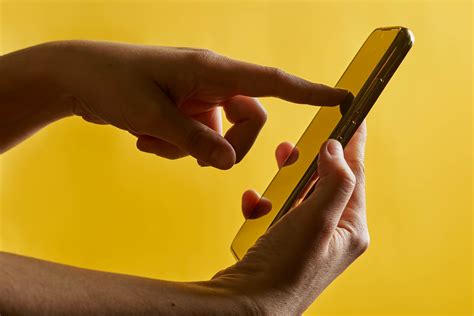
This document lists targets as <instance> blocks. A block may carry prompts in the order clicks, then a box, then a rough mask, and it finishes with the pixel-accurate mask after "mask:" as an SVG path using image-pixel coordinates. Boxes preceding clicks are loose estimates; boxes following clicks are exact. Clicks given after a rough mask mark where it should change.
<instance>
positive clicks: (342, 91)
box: [336, 88, 349, 95]
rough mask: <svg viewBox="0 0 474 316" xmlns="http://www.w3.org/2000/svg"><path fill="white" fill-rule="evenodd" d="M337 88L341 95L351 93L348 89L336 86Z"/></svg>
mask: <svg viewBox="0 0 474 316" xmlns="http://www.w3.org/2000/svg"><path fill="white" fill-rule="evenodd" d="M336 90H337V91H338V92H339V93H340V94H341V95H346V94H348V93H349V91H348V90H346V89H341V88H336Z"/></svg>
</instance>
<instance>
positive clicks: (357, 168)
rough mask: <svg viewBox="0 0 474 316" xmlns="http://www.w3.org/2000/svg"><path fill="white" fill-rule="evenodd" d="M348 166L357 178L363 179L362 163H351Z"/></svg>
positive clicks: (363, 169)
mask: <svg viewBox="0 0 474 316" xmlns="http://www.w3.org/2000/svg"><path fill="white" fill-rule="evenodd" d="M349 166H350V167H351V169H352V172H353V173H354V174H355V175H357V178H358V179H359V178H360V179H364V177H365V166H364V162H363V161H360V160H356V161H351V162H350V163H349Z"/></svg>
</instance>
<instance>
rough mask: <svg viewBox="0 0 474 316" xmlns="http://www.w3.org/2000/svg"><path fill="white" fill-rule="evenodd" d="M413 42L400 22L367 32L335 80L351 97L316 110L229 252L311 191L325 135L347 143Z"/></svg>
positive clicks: (242, 247)
mask: <svg viewBox="0 0 474 316" xmlns="http://www.w3.org/2000/svg"><path fill="white" fill-rule="evenodd" d="M413 42H414V36H413V33H412V32H411V31H410V30H409V29H407V28H404V27H400V26H397V27H382V28H377V29H375V30H374V31H373V32H372V33H371V34H370V35H369V37H368V38H367V40H366V41H365V42H364V44H363V45H362V47H361V48H360V49H359V51H358V52H357V54H356V56H355V57H354V59H353V60H352V62H351V63H350V64H349V66H348V67H347V69H346V71H345V72H344V74H343V75H342V77H341V79H339V81H338V83H337V84H336V87H338V88H343V89H346V90H348V91H349V92H350V96H351V97H349V98H347V99H346V101H345V102H343V104H341V105H340V106H337V107H321V108H320V110H319V111H318V113H317V114H316V116H315V117H314V119H313V120H312V121H311V123H310V124H309V126H308V127H307V129H306V130H305V132H304V134H303V136H302V137H301V138H300V140H299V141H298V143H297V144H296V147H295V149H294V151H293V153H292V155H290V157H291V156H293V158H292V160H295V158H296V157H297V158H296V160H295V161H294V162H293V163H292V164H289V165H286V166H284V167H282V168H281V169H280V170H279V171H278V173H277V174H276V176H275V177H274V178H273V180H272V181H271V183H270V185H269V186H268V188H267V189H266V190H265V192H264V194H263V195H262V197H264V198H266V199H267V200H269V201H270V202H271V210H270V211H269V212H268V213H266V214H265V215H263V216H262V217H259V218H255V219H247V220H246V221H245V223H244V224H243V225H242V227H241V228H240V230H239V232H238V233H237V235H236V236H235V238H234V241H233V242H232V246H231V250H232V253H233V254H234V256H235V257H236V259H237V260H239V259H241V258H242V257H243V256H244V255H245V254H246V253H247V250H248V249H249V248H250V247H252V246H253V245H254V244H255V242H256V241H257V239H258V238H259V237H260V236H262V235H263V234H264V233H265V232H266V230H267V229H268V228H269V227H270V226H271V225H273V224H274V223H275V222H277V221H278V220H279V219H280V218H281V217H283V216H284V215H285V214H286V213H287V212H288V211H289V210H290V209H292V208H293V207H295V206H297V205H298V204H299V203H301V202H302V201H303V200H304V199H305V197H306V196H307V195H308V194H309V193H310V192H311V190H312V189H313V188H314V184H315V183H316V181H317V179H318V177H317V173H316V171H317V161H318V152H319V148H320V147H321V145H322V144H323V143H324V142H325V141H326V140H327V139H328V138H333V139H337V140H339V141H340V142H341V143H342V145H343V146H345V145H346V144H347V143H348V142H349V140H350V139H351V137H352V135H353V134H354V132H355V131H356V130H357V128H358V127H359V125H360V124H361V123H362V121H363V120H364V118H365V117H366V116H367V113H369V111H370V109H371V108H372V106H373V105H374V103H375V101H376V100H377V98H378V97H379V95H380V93H381V92H382V90H383V89H384V88H385V85H386V84H387V82H388V81H389V80H390V78H391V77H392V75H393V74H394V72H395V70H396V69H397V68H398V66H399V65H400V63H401V62H402V60H403V58H404V57H405V55H406V54H407V53H408V51H409V50H410V48H411V47H412V45H413ZM295 233H297V232H295Z"/></svg>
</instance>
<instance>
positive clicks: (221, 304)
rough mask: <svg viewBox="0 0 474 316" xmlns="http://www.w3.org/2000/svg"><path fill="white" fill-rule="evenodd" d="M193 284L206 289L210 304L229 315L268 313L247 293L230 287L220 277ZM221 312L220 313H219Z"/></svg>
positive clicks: (204, 291)
mask: <svg viewBox="0 0 474 316" xmlns="http://www.w3.org/2000/svg"><path fill="white" fill-rule="evenodd" d="M193 285H195V286H197V287H199V288H201V289H204V290H203V291H202V292H203V293H207V294H208V298H209V302H210V305H214V304H215V307H216V310H218V311H221V312H222V313H224V314H229V315H267V313H266V312H265V311H264V310H263V309H262V308H261V306H259V305H258V304H257V303H256V301H254V300H253V299H252V298H251V297H250V296H248V295H247V294H246V293H244V292H241V291H238V290H236V289H234V288H233V287H229V286H228V285H227V284H226V282H223V280H220V279H216V278H214V279H212V280H209V281H205V282H195V283H193ZM217 314H219V313H217Z"/></svg>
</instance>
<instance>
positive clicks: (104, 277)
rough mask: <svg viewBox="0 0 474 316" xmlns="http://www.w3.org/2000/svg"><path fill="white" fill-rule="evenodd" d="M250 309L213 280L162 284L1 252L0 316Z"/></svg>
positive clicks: (238, 312) (240, 311)
mask: <svg viewBox="0 0 474 316" xmlns="http://www.w3.org/2000/svg"><path fill="white" fill-rule="evenodd" d="M251 313H253V310H252V308H251V305H250V302H248V301H246V300H245V299H244V298H243V297H240V296H238V295H235V294H233V293H229V292H228V291H227V290H225V289H223V288H222V287H219V286H217V285H216V284H213V283H212V282H195V283H178V282H167V281H160V280H153V279H147V278H140V277H134V276H127V275H120V274H113V273H106V272H99V271H92V270H86V269H80V268H74V267H70V266H65V265H61V264H55V263H51V262H46V261H42V260H37V259H32V258H28V257H22V256H17V255H12V254H8V253H2V252H0V314H1V315H42V314H48V315H157V314H165V315H181V314H183V315H193V314H196V315H217V314H219V315H222V314H227V315H241V314H251Z"/></svg>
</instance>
